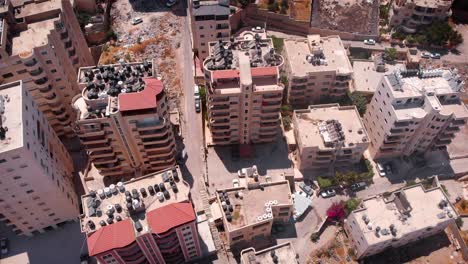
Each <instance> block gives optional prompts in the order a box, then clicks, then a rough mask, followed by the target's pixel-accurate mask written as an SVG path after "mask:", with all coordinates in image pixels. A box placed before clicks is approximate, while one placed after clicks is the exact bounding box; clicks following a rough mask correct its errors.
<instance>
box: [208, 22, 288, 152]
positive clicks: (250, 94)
mask: <svg viewBox="0 0 468 264" xmlns="http://www.w3.org/2000/svg"><path fill="white" fill-rule="evenodd" d="M209 46H210V47H209V48H210V50H209V52H210V56H209V57H208V58H207V59H206V60H205V61H204V63H203V67H204V71H205V79H206V82H207V84H208V85H207V86H208V87H207V89H208V91H207V109H208V126H209V128H210V131H211V137H212V144H214V145H228V144H250V143H259V142H271V141H274V140H275V139H276V137H277V135H278V133H279V132H280V120H279V118H280V116H279V112H280V106H281V100H282V98H283V90H284V86H283V85H282V84H281V83H280V82H279V69H280V68H281V66H282V65H283V57H281V56H280V55H278V54H276V53H275V50H274V48H273V43H272V41H271V39H269V38H267V37H266V33H265V31H264V30H262V29H254V31H246V32H244V33H243V34H241V35H240V36H239V37H238V38H236V39H234V40H233V41H232V42H231V41H224V42H223V41H218V42H211V43H209Z"/></svg>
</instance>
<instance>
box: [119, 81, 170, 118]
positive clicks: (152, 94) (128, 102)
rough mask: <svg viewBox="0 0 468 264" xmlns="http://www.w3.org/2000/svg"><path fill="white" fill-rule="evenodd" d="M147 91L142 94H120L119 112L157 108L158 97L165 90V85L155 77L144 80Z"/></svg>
mask: <svg viewBox="0 0 468 264" xmlns="http://www.w3.org/2000/svg"><path fill="white" fill-rule="evenodd" d="M143 80H144V81H145V89H144V90H143V91H141V92H135V93H122V94H119V111H121V112H123V111H132V110H143V109H151V108H155V107H156V95H158V94H159V93H160V92H161V91H162V90H163V89H164V86H163V83H162V82H161V81H160V80H158V79H156V78H153V77H147V78H144V79H143Z"/></svg>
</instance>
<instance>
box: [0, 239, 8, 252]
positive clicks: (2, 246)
mask: <svg viewBox="0 0 468 264" xmlns="http://www.w3.org/2000/svg"><path fill="white" fill-rule="evenodd" d="M9 249H10V246H9V242H8V238H6V237H3V238H0V251H1V253H2V255H6V254H8V252H9V251H10V250H9Z"/></svg>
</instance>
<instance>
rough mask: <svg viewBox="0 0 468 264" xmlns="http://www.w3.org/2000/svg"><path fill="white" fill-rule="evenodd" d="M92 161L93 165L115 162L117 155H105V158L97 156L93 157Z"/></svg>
mask: <svg viewBox="0 0 468 264" xmlns="http://www.w3.org/2000/svg"><path fill="white" fill-rule="evenodd" d="M92 161H93V163H94V164H95V165H104V164H109V163H116V162H117V157H115V156H111V157H106V158H98V159H93V160H92Z"/></svg>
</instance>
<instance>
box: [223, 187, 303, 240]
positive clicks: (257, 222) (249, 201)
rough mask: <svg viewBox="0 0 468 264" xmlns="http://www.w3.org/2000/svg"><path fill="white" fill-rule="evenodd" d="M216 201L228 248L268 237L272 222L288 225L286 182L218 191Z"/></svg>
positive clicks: (289, 211) (290, 211)
mask: <svg viewBox="0 0 468 264" xmlns="http://www.w3.org/2000/svg"><path fill="white" fill-rule="evenodd" d="M216 199H217V202H218V204H219V206H220V210H221V212H222V213H221V217H222V221H223V224H224V230H225V232H226V239H227V242H228V244H229V245H231V247H233V246H238V247H242V246H244V245H251V244H252V243H255V241H256V240H257V239H262V238H267V237H269V236H270V234H271V226H272V225H273V222H278V223H286V222H288V221H289V219H290V218H291V217H292V215H293V211H294V207H293V200H292V196H291V191H290V189H289V183H288V181H280V182H272V183H257V184H248V185H247V187H238V188H230V189H225V190H218V191H217V193H216Z"/></svg>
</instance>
